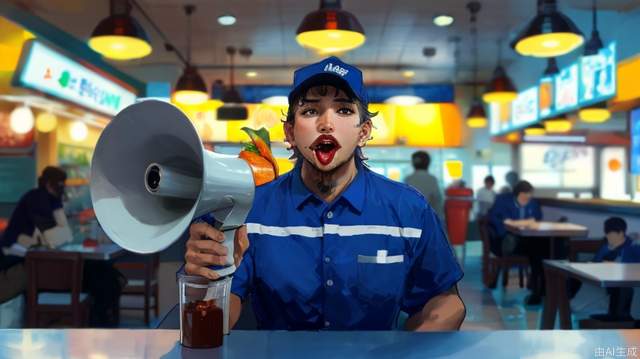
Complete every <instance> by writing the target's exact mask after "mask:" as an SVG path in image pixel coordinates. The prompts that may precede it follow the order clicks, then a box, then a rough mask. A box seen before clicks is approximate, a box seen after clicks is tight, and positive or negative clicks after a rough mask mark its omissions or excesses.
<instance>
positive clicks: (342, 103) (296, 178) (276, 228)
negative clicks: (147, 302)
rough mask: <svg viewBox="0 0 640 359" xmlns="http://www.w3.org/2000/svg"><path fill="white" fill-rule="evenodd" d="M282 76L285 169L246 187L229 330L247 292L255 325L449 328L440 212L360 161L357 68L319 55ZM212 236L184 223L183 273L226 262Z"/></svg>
mask: <svg viewBox="0 0 640 359" xmlns="http://www.w3.org/2000/svg"><path fill="white" fill-rule="evenodd" d="M293 82H294V83H293V87H292V91H291V92H290V94H289V112H288V114H287V119H286V121H285V122H284V130H285V134H286V138H287V142H288V143H289V144H290V145H291V149H292V150H293V153H294V156H295V157H296V159H297V161H296V165H295V167H294V169H293V170H292V171H290V172H288V173H286V174H284V175H282V176H281V177H279V178H276V179H275V180H273V181H272V182H269V183H266V184H263V185H261V186H258V187H256V190H255V196H254V202H253V207H252V209H251V211H250V213H249V215H248V217H247V220H246V221H247V223H246V226H244V227H241V229H238V231H237V232H236V246H235V250H236V251H235V252H234V253H235V259H236V266H237V267H238V269H237V270H236V272H235V274H234V276H233V282H232V284H231V286H232V288H231V297H230V310H229V312H230V323H229V324H230V327H233V326H234V325H235V323H236V322H237V320H238V318H239V316H240V312H241V310H242V301H243V300H245V299H247V298H248V297H251V303H252V305H253V309H254V313H255V316H256V320H257V324H258V328H259V329H268V330H319V329H325V330H390V329H392V328H394V327H395V326H396V323H397V320H398V318H399V314H400V312H401V311H402V312H404V313H406V314H407V315H408V319H407V320H406V322H405V325H404V327H405V328H406V329H408V330H456V329H459V328H460V325H461V324H462V321H463V320H464V316H465V309H464V304H463V303H462V300H461V299H460V296H459V295H458V291H457V287H456V285H457V282H458V281H459V280H460V279H461V278H462V270H461V268H460V266H459V264H458V263H457V261H456V259H455V256H454V254H453V250H452V248H451V246H450V245H449V243H448V241H447V238H446V235H445V232H444V230H443V226H442V224H441V222H440V220H439V219H438V217H437V216H436V214H435V213H434V211H433V210H432V209H431V207H429V205H428V204H427V202H426V201H425V199H424V197H423V196H422V195H421V194H420V193H418V192H417V191H416V190H415V189H413V188H412V187H410V186H407V185H405V184H402V183H398V182H394V181H391V180H389V179H387V178H386V177H384V176H380V175H378V174H376V173H375V172H373V171H371V170H370V169H369V168H368V167H367V166H366V164H365V163H364V160H365V158H364V156H363V154H362V151H361V149H362V147H364V146H365V145H366V143H367V141H368V140H369V139H370V136H371V129H372V123H371V115H372V114H370V112H369V111H368V110H367V96H366V90H365V87H364V83H363V78H362V72H360V70H359V69H358V68H356V67H354V66H352V65H349V64H346V63H344V62H342V61H341V60H340V59H338V58H336V57H329V58H327V59H324V60H322V61H320V62H318V63H315V64H311V65H308V66H305V67H303V68H300V69H298V70H296V72H295V74H294V81H293ZM202 220H205V221H207V220H209V218H206V217H204V218H202ZM223 238H224V235H223V234H222V232H220V231H218V230H216V229H215V228H213V227H212V226H211V223H210V222H209V223H202V222H198V223H194V224H192V225H191V228H190V238H189V240H188V242H187V251H186V253H185V261H186V264H185V266H184V270H185V272H186V273H188V274H192V275H200V276H203V277H206V278H210V279H213V280H215V279H217V278H218V274H217V273H216V272H214V271H212V270H211V269H209V268H208V266H210V265H220V264H223V263H224V261H225V260H226V248H225V247H224V246H223V245H222V244H221V243H220V242H221V241H222V240H223ZM247 245H248V248H247ZM243 253H244V255H243Z"/></svg>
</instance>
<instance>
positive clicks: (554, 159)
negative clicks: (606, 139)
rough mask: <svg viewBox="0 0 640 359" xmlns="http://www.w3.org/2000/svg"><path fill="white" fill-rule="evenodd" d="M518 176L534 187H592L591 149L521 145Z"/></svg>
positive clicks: (592, 163)
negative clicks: (520, 161)
mask: <svg viewBox="0 0 640 359" xmlns="http://www.w3.org/2000/svg"><path fill="white" fill-rule="evenodd" d="M520 158H526V161H522V163H521V165H520V166H521V167H520V174H521V177H522V178H523V179H525V180H527V181H529V182H531V183H533V184H534V186H536V187H538V188H593V186H594V184H595V170H594V168H595V151H594V148H593V147H591V146H575V145H571V146H569V145H550V144H523V145H521V146H520Z"/></svg>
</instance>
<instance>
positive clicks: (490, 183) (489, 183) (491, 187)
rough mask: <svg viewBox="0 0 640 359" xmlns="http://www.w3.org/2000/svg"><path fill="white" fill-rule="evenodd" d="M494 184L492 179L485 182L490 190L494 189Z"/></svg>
mask: <svg viewBox="0 0 640 359" xmlns="http://www.w3.org/2000/svg"><path fill="white" fill-rule="evenodd" d="M493 185H494V183H493V182H491V181H487V182H485V183H484V186H485V187H486V188H487V189H488V190H492V189H493Z"/></svg>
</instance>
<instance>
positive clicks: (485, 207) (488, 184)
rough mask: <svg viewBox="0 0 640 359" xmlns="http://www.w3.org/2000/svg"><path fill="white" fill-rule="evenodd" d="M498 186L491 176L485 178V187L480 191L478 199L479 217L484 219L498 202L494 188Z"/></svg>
mask: <svg viewBox="0 0 640 359" xmlns="http://www.w3.org/2000/svg"><path fill="white" fill-rule="evenodd" d="M495 184H496V180H495V179H494V178H493V176H491V175H489V176H487V177H485V178H484V187H482V188H480V189H479V190H478V193H477V194H476V199H477V200H478V217H484V216H486V215H487V213H489V210H490V209H491V206H493V202H494V201H495V200H496V192H495V191H494V190H493V186H494V185H495Z"/></svg>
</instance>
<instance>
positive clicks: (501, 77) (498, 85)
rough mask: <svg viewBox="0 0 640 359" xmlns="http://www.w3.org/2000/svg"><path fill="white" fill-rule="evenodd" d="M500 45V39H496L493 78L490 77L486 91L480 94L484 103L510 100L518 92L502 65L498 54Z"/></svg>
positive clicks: (514, 97) (516, 95) (513, 98)
mask: <svg viewBox="0 0 640 359" xmlns="http://www.w3.org/2000/svg"><path fill="white" fill-rule="evenodd" d="M501 45H502V41H498V64H497V65H496V69H495V70H494V71H493V78H492V79H491V82H489V86H487V91H486V92H485V93H484V95H482V100H483V101H484V102H486V103H491V102H499V103H504V102H511V101H513V100H515V99H516V97H518V92H517V91H516V88H515V86H513V82H512V81H511V78H510V77H509V75H507V73H506V71H505V70H504V68H503V67H502V61H501V57H502V56H501V55H500V52H501V48H502V46H501Z"/></svg>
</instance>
